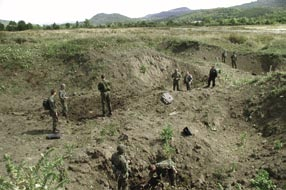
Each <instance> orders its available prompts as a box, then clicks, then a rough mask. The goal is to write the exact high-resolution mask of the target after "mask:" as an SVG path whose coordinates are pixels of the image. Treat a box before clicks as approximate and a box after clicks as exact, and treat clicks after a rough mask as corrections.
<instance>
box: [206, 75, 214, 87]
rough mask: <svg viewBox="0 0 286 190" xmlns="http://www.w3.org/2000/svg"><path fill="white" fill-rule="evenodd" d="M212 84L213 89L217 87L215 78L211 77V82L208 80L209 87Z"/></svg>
mask: <svg viewBox="0 0 286 190" xmlns="http://www.w3.org/2000/svg"><path fill="white" fill-rule="evenodd" d="M211 82H212V83H213V87H214V86H215V78H211V77H209V80H208V87H210V85H211Z"/></svg>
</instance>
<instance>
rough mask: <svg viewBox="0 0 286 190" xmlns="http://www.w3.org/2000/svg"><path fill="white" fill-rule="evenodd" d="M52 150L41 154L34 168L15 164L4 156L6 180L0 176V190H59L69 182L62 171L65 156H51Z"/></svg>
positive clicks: (63, 170) (7, 156)
mask: <svg viewBox="0 0 286 190" xmlns="http://www.w3.org/2000/svg"><path fill="white" fill-rule="evenodd" d="M53 150H54V149H50V150H48V151H47V152H46V153H45V154H41V158H40V159H39V161H38V162H37V163H36V165H34V166H28V165H27V164H26V163H25V162H22V163H20V164H16V163H15V162H13V161H12V159H11V157H10V156H9V155H7V154H6V155H5V156H4V160H5V162H6V170H7V173H8V178H7V179H5V178H3V177H1V176H0V190H15V189H21V190H25V189H29V190H42V189H53V190H57V189H61V188H63V187H64V185H65V184H66V183H68V182H69V180H68V178H67V175H66V171H65V169H64V166H63V164H64V159H65V158H67V157H66V156H55V155H53V156H51V153H52V151H53Z"/></svg>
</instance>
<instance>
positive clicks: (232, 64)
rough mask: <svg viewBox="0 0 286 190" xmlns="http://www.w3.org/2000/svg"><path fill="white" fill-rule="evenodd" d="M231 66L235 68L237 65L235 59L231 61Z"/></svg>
mask: <svg viewBox="0 0 286 190" xmlns="http://www.w3.org/2000/svg"><path fill="white" fill-rule="evenodd" d="M231 66H232V68H235V69H236V68H237V66H236V61H232V62H231Z"/></svg>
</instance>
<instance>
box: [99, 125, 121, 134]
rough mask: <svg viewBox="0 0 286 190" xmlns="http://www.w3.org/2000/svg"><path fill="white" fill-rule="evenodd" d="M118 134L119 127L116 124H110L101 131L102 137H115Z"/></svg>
mask: <svg viewBox="0 0 286 190" xmlns="http://www.w3.org/2000/svg"><path fill="white" fill-rule="evenodd" d="M116 133H117V126H116V125H114V124H110V125H108V126H106V127H104V128H102V129H101V131H100V136H102V137H104V136H114V135H115V134H116Z"/></svg>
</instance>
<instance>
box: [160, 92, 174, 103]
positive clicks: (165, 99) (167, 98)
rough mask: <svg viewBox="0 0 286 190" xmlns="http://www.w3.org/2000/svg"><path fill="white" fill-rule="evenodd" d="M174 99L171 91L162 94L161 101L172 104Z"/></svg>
mask: <svg viewBox="0 0 286 190" xmlns="http://www.w3.org/2000/svg"><path fill="white" fill-rule="evenodd" d="M173 100H174V98H173V97H172V96H171V94H170V93H169V92H164V93H163V94H162V96H161V101H162V102H163V103H164V104H171V102H172V101H173Z"/></svg>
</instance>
